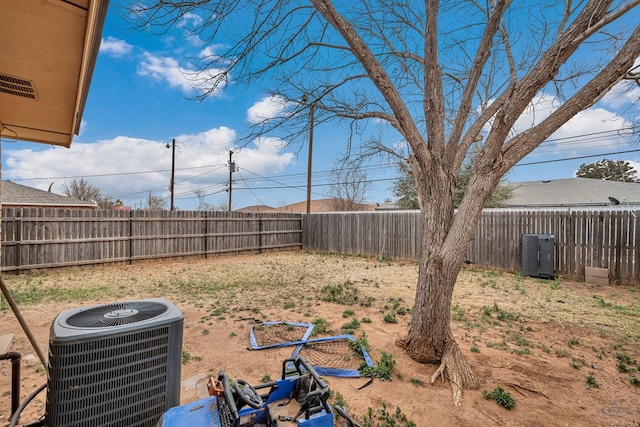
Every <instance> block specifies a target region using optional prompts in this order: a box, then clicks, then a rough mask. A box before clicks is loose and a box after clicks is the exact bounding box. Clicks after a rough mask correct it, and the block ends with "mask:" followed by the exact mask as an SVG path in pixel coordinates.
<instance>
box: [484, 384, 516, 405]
mask: <svg viewBox="0 0 640 427" xmlns="http://www.w3.org/2000/svg"><path fill="white" fill-rule="evenodd" d="M482 396H483V397H484V398H485V399H487V400H495V401H496V403H497V404H498V405H500V406H502V407H503V408H506V409H512V408H513V407H514V406H515V405H516V401H515V400H514V399H513V397H511V395H510V394H509V392H507V391H505V390H504V389H503V388H502V387H500V386H498V387H496V388H494V389H493V391H492V392H488V391H487V390H482Z"/></svg>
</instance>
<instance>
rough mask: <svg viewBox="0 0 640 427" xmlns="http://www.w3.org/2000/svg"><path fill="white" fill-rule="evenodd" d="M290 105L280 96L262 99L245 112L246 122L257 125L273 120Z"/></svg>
mask: <svg viewBox="0 0 640 427" xmlns="http://www.w3.org/2000/svg"><path fill="white" fill-rule="evenodd" d="M290 104H291V103H288V102H287V101H286V100H285V99H284V98H282V97H280V96H267V97H264V98H262V99H261V100H260V101H258V102H256V103H255V104H253V105H252V106H251V107H250V108H249V109H248V110H247V121H249V123H252V124H257V123H262V122H264V121H267V120H269V119H273V118H275V117H278V115H280V113H282V112H283V111H284V110H286V109H287V108H288V107H289V106H290Z"/></svg>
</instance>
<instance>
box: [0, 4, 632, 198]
mask: <svg viewBox="0 0 640 427" xmlns="http://www.w3.org/2000/svg"><path fill="white" fill-rule="evenodd" d="M126 28H127V25H126V24H125V23H123V22H122V21H120V19H119V18H118V15H117V13H116V10H114V8H111V10H110V12H109V15H108V17H107V21H106V23H105V27H104V31H103V40H102V45H101V49H100V54H99V56H98V60H97V64H96V68H95V71H94V74H93V80H92V85H91V89H90V91H89V97H88V100H87V104H86V107H85V110H84V115H83V122H82V127H81V132H80V135H78V136H76V137H75V138H74V142H73V144H72V146H71V148H70V149H65V148H60V147H53V146H49V145H43V144H35V143H26V142H19V141H14V140H11V139H4V138H3V141H2V148H3V150H2V162H3V165H2V167H3V179H9V180H12V181H14V182H17V183H20V184H24V185H28V186H31V187H36V188H40V189H44V190H46V189H47V188H49V186H50V185H52V184H53V185H52V187H51V188H52V191H53V192H56V193H59V194H63V193H64V185H65V184H69V183H70V182H71V181H72V180H73V179H80V178H84V179H85V180H86V181H88V182H89V183H90V184H91V185H94V186H96V187H98V188H100V190H101V192H102V194H103V195H108V196H111V197H113V198H114V199H118V198H119V199H121V200H122V201H123V202H124V203H125V205H130V206H132V207H134V208H138V207H144V206H145V202H146V199H147V196H148V194H149V193H151V194H153V195H154V196H160V197H163V198H165V200H167V206H168V200H169V190H168V186H169V179H170V170H171V150H170V149H167V148H166V145H167V144H170V143H171V141H172V139H173V138H175V140H176V147H177V148H176V160H175V167H176V178H175V182H176V185H175V205H176V207H177V208H178V209H183V210H189V209H195V207H196V206H197V203H198V197H197V196H196V194H195V193H196V192H199V193H200V194H201V195H202V196H203V197H204V201H205V202H206V203H208V204H211V205H215V206H217V205H219V204H224V203H227V201H228V193H227V192H226V191H225V190H226V188H227V182H228V179H229V169H228V159H229V151H230V150H232V151H233V152H234V154H233V160H234V161H235V163H236V165H237V172H236V173H234V175H233V193H232V194H233V200H232V206H233V208H234V209H235V208H241V207H245V206H248V205H262V204H264V205H269V206H274V207H275V206H282V205H285V204H290V203H295V202H299V201H303V200H305V198H306V171H307V147H306V141H305V140H295V141H282V140H280V139H278V138H276V137H269V135H266V136H265V137H263V138H261V139H259V140H252V141H250V142H249V143H247V144H243V145H240V144H239V143H238V142H237V141H238V140H239V138H240V137H241V136H242V135H243V134H244V133H245V132H246V131H247V129H248V128H249V126H250V125H251V123H253V122H255V121H257V120H260V118H264V117H268V116H270V115H271V114H272V113H273V112H274V111H277V110H278V108H279V104H278V103H277V102H274V101H276V100H274V99H272V98H269V97H268V96H267V94H265V93H263V92H261V91H260V90H259V89H252V88H247V87H245V86H236V85H234V84H233V82H231V83H230V84H228V85H226V86H225V87H222V88H220V89H219V90H218V91H217V92H216V93H215V94H213V96H210V97H209V98H207V99H205V100H204V101H201V102H198V101H194V100H193V99H191V98H193V97H194V96H195V95H196V94H197V90H198V89H197V84H198V82H197V81H194V80H193V79H192V78H190V72H191V71H193V69H192V67H191V66H190V65H189V64H190V62H189V59H188V58H189V57H194V55H197V54H198V52H201V51H202V50H203V49H209V48H211V47H207V46H203V45H201V44H199V43H195V42H194V40H193V39H191V38H189V37H182V35H181V34H180V32H179V31H174V32H170V33H168V34H166V35H162V36H151V35H149V34H144V33H141V32H131V31H128V30H126ZM639 97H640V87H638V86H637V85H635V86H634V85H632V84H629V83H627V84H624V85H621V86H620V87H618V88H616V89H615V90H614V92H613V93H612V94H610V95H608V96H606V97H604V98H603V99H602V100H601V101H600V102H599V103H598V104H597V105H596V106H594V107H593V108H591V109H589V110H586V111H585V112H583V113H581V114H580V115H578V116H577V117H575V118H574V119H573V120H572V121H571V122H569V123H568V124H567V125H566V126H564V127H563V128H562V129H561V130H560V131H558V132H557V133H556V134H554V135H553V136H552V137H551V138H550V139H549V141H548V142H546V143H544V144H543V145H542V146H541V147H539V148H538V149H537V150H536V151H535V152H534V153H532V154H531V155H530V156H528V157H527V158H525V159H524V160H523V161H522V162H521V163H522V165H519V166H517V167H515V168H514V169H513V170H512V172H511V173H510V174H509V175H508V177H507V178H508V180H509V181H510V182H514V183H516V182H522V181H532V180H547V179H559V178H571V177H573V176H574V173H575V171H576V169H577V168H578V166H579V165H580V164H581V163H589V162H593V161H596V160H599V159H601V158H605V157H606V158H610V159H613V160H627V161H630V162H632V165H634V166H635V167H636V169H637V170H639V171H640V149H639V147H638V146H637V136H636V137H635V138H634V137H632V136H631V135H629V129H630V127H631V126H632V123H631V121H630V120H631V119H632V118H633V117H637V116H638V108H639V107H638V105H633V104H632V103H633V101H635V100H637V99H638V98H639ZM556 106H557V105H556V104H554V101H553V100H551V99H545V98H544V97H543V96H542V97H540V98H539V99H538V103H537V107H536V115H535V116H536V118H535V119H533V118H532V117H533V114H532V115H530V116H529V115H525V116H523V117H522V119H521V126H522V127H523V128H524V127H526V126H528V124H529V123H531V121H532V120H538V119H539V118H540V115H541V114H545V112H546V113H550V112H551V111H553V109H554V108H555V107H556ZM354 142H356V143H357V142H358V141H354ZM634 142H635V144H634ZM345 144H346V136H345V130H344V129H341V128H340V127H339V126H337V125H332V124H327V123H322V124H318V125H317V126H316V128H315V134H314V151H313V170H314V174H313V184H314V185H313V195H312V197H313V198H314V199H317V198H325V197H327V191H328V187H327V184H329V183H330V182H331V178H332V176H333V173H332V172H331V169H332V168H333V167H334V164H335V162H336V159H337V157H338V155H339V154H340V153H342V152H344V146H345ZM586 156H592V157H586ZM580 157H583V158H580ZM571 158H575V159H574V160H566V159H571ZM364 170H365V172H366V173H367V177H368V179H369V180H371V181H372V186H371V190H370V191H369V193H368V195H367V201H368V202H373V203H383V202H384V201H385V199H393V198H394V196H393V193H392V184H393V178H394V177H395V176H396V168H395V167H394V166H393V165H390V164H388V163H386V162H385V161H382V160H379V159H373V160H372V161H371V162H370V163H369V164H368V165H367V166H366V168H365V169H364Z"/></svg>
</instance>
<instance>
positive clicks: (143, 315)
mask: <svg viewBox="0 0 640 427" xmlns="http://www.w3.org/2000/svg"><path fill="white" fill-rule="evenodd" d="M183 318H184V316H183V314H182V312H181V311H180V310H179V309H178V308H177V307H176V306H175V305H173V304H172V303H171V302H169V301H167V300H165V299H162V298H150V299H144V300H135V301H124V302H112V303H108V304H101V305H96V306H88V307H80V308H71V309H68V310H63V311H61V312H60V313H59V314H58V316H56V318H55V319H54V321H53V323H52V324H51V337H52V339H55V340H56V341H65V340H76V339H82V338H83V337H85V336H90V337H94V338H95V337H97V336H101V335H112V334H113V333H119V332H122V333H125V332H130V331H132V330H139V329H141V328H147V327H149V328H153V327H156V326H159V325H166V324H167V323H174V322H179V321H182V320H183Z"/></svg>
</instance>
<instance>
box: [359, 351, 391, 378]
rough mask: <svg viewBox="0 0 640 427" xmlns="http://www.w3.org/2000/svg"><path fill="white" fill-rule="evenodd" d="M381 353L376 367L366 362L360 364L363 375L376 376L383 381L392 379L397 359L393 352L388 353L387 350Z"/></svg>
mask: <svg viewBox="0 0 640 427" xmlns="http://www.w3.org/2000/svg"><path fill="white" fill-rule="evenodd" d="M381 353H382V356H380V360H379V361H378V362H377V363H376V366H375V367H371V366H369V365H367V364H366V363H365V362H362V364H361V365H360V373H361V374H362V376H375V377H376V378H380V379H381V380H383V381H391V374H392V373H393V368H394V367H395V366H396V361H395V360H394V358H393V354H392V353H387V352H386V351H382V352H381Z"/></svg>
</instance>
